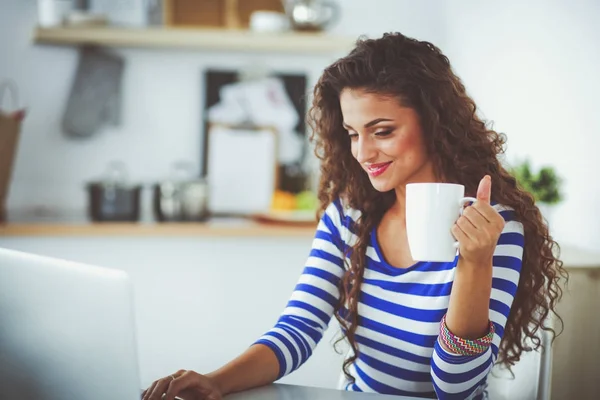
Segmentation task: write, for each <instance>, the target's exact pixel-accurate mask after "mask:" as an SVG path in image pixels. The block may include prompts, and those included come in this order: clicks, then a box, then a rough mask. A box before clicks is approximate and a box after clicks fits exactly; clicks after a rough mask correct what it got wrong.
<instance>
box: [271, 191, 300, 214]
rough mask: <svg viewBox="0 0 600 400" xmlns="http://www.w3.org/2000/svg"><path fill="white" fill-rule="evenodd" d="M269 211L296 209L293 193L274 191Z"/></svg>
mask: <svg viewBox="0 0 600 400" xmlns="http://www.w3.org/2000/svg"><path fill="white" fill-rule="evenodd" d="M271 209H272V210H277V211H293V210H295V209H296V196H295V195H294V193H291V192H286V191H283V190H276V191H275V192H274V193H273V201H272V202H271Z"/></svg>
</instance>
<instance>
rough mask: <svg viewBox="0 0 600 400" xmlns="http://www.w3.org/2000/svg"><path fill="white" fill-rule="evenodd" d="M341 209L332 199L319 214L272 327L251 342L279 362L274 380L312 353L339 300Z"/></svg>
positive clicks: (339, 204) (341, 242) (301, 362)
mask: <svg viewBox="0 0 600 400" xmlns="http://www.w3.org/2000/svg"><path fill="white" fill-rule="evenodd" d="M342 216H343V208H342V206H341V203H340V202H339V200H337V201H335V202H334V203H332V204H331V205H329V207H327V209H326V210H325V213H324V214H323V216H322V217H321V220H320V221H319V224H318V226H317V231H316V233H315V238H314V240H313V244H312V249H311V251H310V254H309V257H308V260H307V261H306V264H305V267H304V271H303V272H302V275H301V276H300V279H299V281H298V283H297V285H296V287H295V289H294V291H293V293H292V296H291V298H290V300H289V301H288V303H287V306H286V307H285V309H284V310H283V313H282V314H281V315H280V317H279V319H278V321H277V323H276V324H275V326H274V327H273V328H272V329H271V330H269V331H268V332H266V333H265V334H264V335H263V336H262V337H261V338H260V339H259V340H257V341H256V342H255V344H263V345H266V346H268V347H269V348H270V349H271V350H273V352H274V353H275V355H276V356H277V359H278V361H279V375H278V377H277V379H280V378H282V377H283V376H285V375H287V374H289V373H291V372H292V371H294V370H296V369H297V368H299V367H300V366H301V365H302V364H303V363H304V362H305V361H306V360H307V359H308V358H309V357H310V356H311V354H312V351H313V350H314V348H315V347H316V345H317V343H319V341H320V340H321V338H322V337H323V333H324V332H325V330H326V329H327V326H328V325H329V321H330V320H331V316H332V315H333V312H334V310H335V307H336V306H337V303H338V300H339V289H338V283H339V280H340V279H341V277H342V276H343V273H344V260H343V252H344V246H345V243H344V241H343V239H342V234H341V231H342V230H343V229H345V227H344V226H343V222H342V221H343V220H345V219H342Z"/></svg>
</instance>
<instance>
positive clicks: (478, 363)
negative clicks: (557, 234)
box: [431, 209, 524, 400]
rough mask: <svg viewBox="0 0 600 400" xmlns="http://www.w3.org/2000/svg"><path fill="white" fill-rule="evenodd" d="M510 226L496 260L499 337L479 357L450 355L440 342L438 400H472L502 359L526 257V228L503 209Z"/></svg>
mask: <svg viewBox="0 0 600 400" xmlns="http://www.w3.org/2000/svg"><path fill="white" fill-rule="evenodd" d="M500 214H501V215H502V216H503V217H504V219H505V221H506V224H505V226H504V230H503V231H502V234H501V235H500V239H499V240H498V244H497V245H496V250H495V252H494V257H493V273H492V293H491V297H490V314H489V315H490V321H492V323H493V324H494V327H495V334H494V338H493V340H492V345H491V346H490V348H489V349H488V350H487V351H486V352H484V353H482V354H478V355H476V356H461V355H456V354H454V353H451V352H448V351H447V350H445V349H444V347H442V346H441V344H440V342H439V338H438V341H436V343H435V346H434V352H433V357H432V359H431V378H432V380H433V385H434V387H435V391H436V394H437V396H438V398H440V399H442V400H446V399H470V398H474V397H476V396H478V395H479V394H480V393H481V391H482V390H483V388H484V383H485V380H486V377H487V375H488V373H489V372H490V370H491V369H492V367H493V365H494V363H495V361H496V358H497V356H498V347H499V346H500V341H501V340H502V336H503V335H504V327H505V325H506V321H507V319H508V314H509V312H510V307H511V305H512V302H513V299H514V297H515V294H516V292H517V286H518V284H519V276H520V272H521V263H522V258H523V245H524V235H523V225H522V224H521V223H520V222H518V221H516V220H515V219H514V212H513V211H512V210H506V209H504V210H501V211H500Z"/></svg>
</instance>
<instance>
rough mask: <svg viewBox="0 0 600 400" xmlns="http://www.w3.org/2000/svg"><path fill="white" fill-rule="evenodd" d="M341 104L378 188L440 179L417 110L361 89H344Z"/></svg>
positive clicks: (359, 157)
mask: <svg viewBox="0 0 600 400" xmlns="http://www.w3.org/2000/svg"><path fill="white" fill-rule="evenodd" d="M340 106H341V110H342V115H343V118H344V128H345V129H346V130H347V131H348V135H350V141H351V150H352V155H353V156H354V158H355V159H356V161H358V162H359V163H360V165H361V167H362V168H363V169H364V170H365V171H366V172H367V174H368V175H369V179H370V180H371V183H372V184H373V187H374V188H375V189H376V190H378V191H380V192H387V191H389V190H392V189H401V190H404V186H405V185H406V184H407V183H411V182H435V181H436V179H435V173H434V170H433V164H432V162H431V160H430V158H429V156H428V154H427V149H426V146H425V142H424V139H423V132H422V131H421V125H420V123H419V116H418V115H417V113H416V111H415V110H414V109H412V108H407V107H402V106H401V105H400V104H399V103H398V100H397V99H395V98H392V97H386V96H381V95H377V94H373V93H367V92H365V91H363V90H358V89H344V90H343V91H342V93H341V94H340Z"/></svg>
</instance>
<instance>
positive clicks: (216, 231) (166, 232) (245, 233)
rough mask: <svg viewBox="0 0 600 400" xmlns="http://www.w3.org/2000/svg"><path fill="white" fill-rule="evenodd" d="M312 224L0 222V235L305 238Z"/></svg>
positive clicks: (240, 220)
mask: <svg viewBox="0 0 600 400" xmlns="http://www.w3.org/2000/svg"><path fill="white" fill-rule="evenodd" d="M316 228H317V223H316V222H315V224H314V226H285V225H268V224H259V223H256V222H252V221H248V220H243V219H224V220H217V221H208V222H198V223H193V222H190V223H187V222H186V223H151V222H149V223H144V222H140V223H128V222H123V223H113V222H103V223H92V222H89V223H86V222H83V223H60V222H57V223H48V222H47V223H16V222H15V223H6V224H0V237H8V236H10V237H23V236H30V237H35V236H52V237H60V236H77V237H92V236H212V237H217V236H218V237H223V236H225V237H227V236H229V237H290V236H296V237H306V238H310V237H312V236H313V235H314V233H315V230H316Z"/></svg>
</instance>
